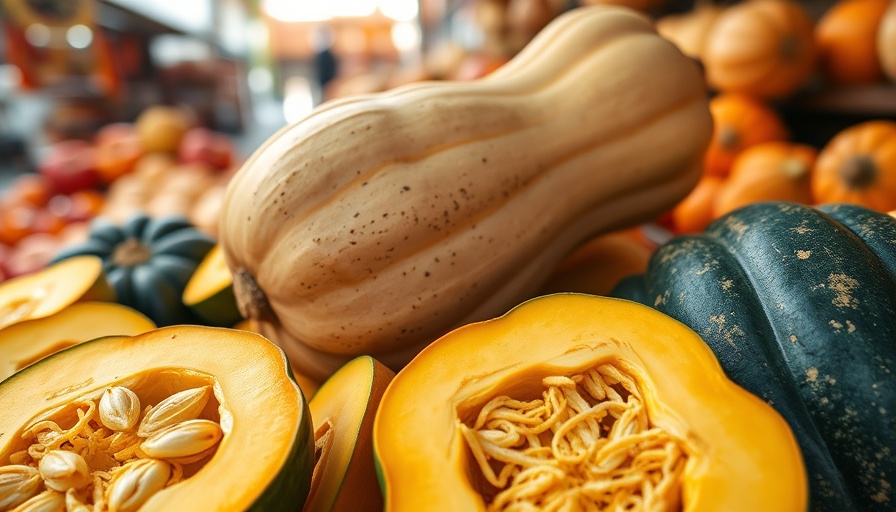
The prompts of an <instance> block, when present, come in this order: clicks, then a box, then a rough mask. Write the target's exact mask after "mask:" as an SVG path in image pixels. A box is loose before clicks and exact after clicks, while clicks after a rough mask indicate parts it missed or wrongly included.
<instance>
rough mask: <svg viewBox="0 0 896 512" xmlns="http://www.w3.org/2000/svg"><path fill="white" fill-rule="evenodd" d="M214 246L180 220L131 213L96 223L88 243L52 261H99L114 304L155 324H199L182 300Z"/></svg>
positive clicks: (182, 219) (67, 250)
mask: <svg viewBox="0 0 896 512" xmlns="http://www.w3.org/2000/svg"><path fill="white" fill-rule="evenodd" d="M214 246H215V241H214V240H213V239H212V238H211V237H209V236H208V235H207V234H205V233H204V232H202V231H200V230H199V229H197V228H196V227H195V226H193V225H192V224H191V223H190V222H189V220H187V219H186V218H184V217H181V216H165V217H150V216H148V215H145V214H136V215H134V216H132V217H131V218H129V219H128V220H126V221H125V222H124V223H122V224H114V223H112V222H109V221H108V220H106V219H104V218H98V219H96V220H94V222H93V223H92V224H91V226H90V232H89V235H88V238H87V240H85V241H83V242H81V243H80V244H76V245H73V246H70V247H68V248H66V249H63V250H62V251H61V252H60V253H59V254H58V255H57V256H56V258H55V261H61V260H64V259H67V258H71V257H72V256H79V255H84V254H90V255H94V256H99V257H100V258H102V259H103V271H104V272H105V274H106V280H107V281H108V282H109V284H110V285H111V286H112V287H113V288H114V289H115V295H116V298H117V301H118V302H119V303H121V304H124V305H125V306H130V307H132V308H134V309H136V310H137V311H140V312H141V313H143V314H144V315H146V316H148V317H149V318H150V319H151V320H152V321H153V322H155V323H156V325H159V326H167V325H174V324H182V323H201V322H199V321H197V320H196V317H195V315H194V314H193V313H192V311H191V310H190V308H189V307H188V306H187V305H185V304H184V303H183V300H182V295H183V293H184V289H185V288H186V286H187V283H188V282H189V280H190V278H191V277H192V276H193V273H194V272H195V271H196V268H197V267H198V266H199V264H200V263H201V262H202V260H203V259H204V258H205V256H206V254H208V252H209V251H210V250H211V249H212V247H214Z"/></svg>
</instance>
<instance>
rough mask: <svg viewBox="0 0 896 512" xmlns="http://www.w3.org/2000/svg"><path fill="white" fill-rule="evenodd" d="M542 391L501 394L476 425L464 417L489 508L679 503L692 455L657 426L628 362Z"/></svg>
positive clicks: (560, 379)
mask: <svg viewBox="0 0 896 512" xmlns="http://www.w3.org/2000/svg"><path fill="white" fill-rule="evenodd" d="M541 384H542V387H543V390H542V391H541V395H540V396H527V397H511V396H506V395H500V396H496V397H495V398H493V399H491V400H489V401H488V402H487V403H486V404H485V405H484V406H483V407H482V409H480V410H479V412H478V414H477V415H476V417H475V418H474V419H471V421H467V422H464V421H461V420H460V419H458V428H459V430H460V432H461V433H462V435H463V437H464V439H465V440H466V442H467V446H468V447H469V449H470V452H471V454H472V456H473V457H472V458H473V460H474V461H475V463H474V467H473V468H471V474H478V475H479V484H478V485H477V487H478V488H479V491H480V493H481V494H482V495H483V498H484V499H485V501H486V503H487V510H488V511H498V510H572V509H578V508H582V509H583V510H617V509H618V510H645V511H647V510H650V511H660V510H662V511H667V510H677V509H678V508H679V507H680V506H681V503H682V500H681V480H682V473H683V471H684V466H685V463H686V461H687V455H686V454H685V452H684V449H683V448H682V444H681V442H680V441H679V440H678V439H676V438H674V437H673V436H672V435H670V434H669V433H668V432H666V431H664V430H662V429H660V428H658V427H657V426H655V425H654V424H653V423H652V422H651V420H650V416H649V414H648V410H647V406H646V404H645V401H644V399H643V394H642V392H641V389H640V388H639V386H638V381H637V380H636V379H635V378H634V377H633V376H632V375H630V374H629V373H627V372H626V371H625V370H624V367H623V366H622V365H621V364H619V365H617V364H610V363H605V364H600V365H598V366H596V367H595V368H592V369H589V370H587V371H585V372H583V373H579V374H575V375H553V376H547V377H545V378H543V379H542V382H541ZM621 504H626V505H621ZM628 504H632V505H633V506H632V507H629V506H628ZM634 504H637V506H634Z"/></svg>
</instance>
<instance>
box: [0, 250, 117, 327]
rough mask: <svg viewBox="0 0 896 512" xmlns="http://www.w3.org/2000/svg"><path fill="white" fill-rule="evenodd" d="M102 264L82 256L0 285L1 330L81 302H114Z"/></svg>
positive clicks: (89, 257) (99, 260)
mask: <svg viewBox="0 0 896 512" xmlns="http://www.w3.org/2000/svg"><path fill="white" fill-rule="evenodd" d="M114 300H115V292H114V290H113V289H112V287H111V286H109V284H108V282H107V281H106V277H105V274H103V261H102V259H100V258H99V257H96V256H79V257H77V258H71V259H69V260H66V261H60V262H58V263H54V264H52V265H49V266H47V267H46V268H44V269H43V270H40V271H38V272H34V273H31V274H26V275H23V276H19V277H15V278H13V279H9V280H7V281H4V282H3V283H0V329H3V328H4V327H7V326H9V325H12V324H14V323H17V322H22V321H25V320H31V319H34V318H42V317H45V316H49V315H52V314H53V313H56V312H57V311H59V310H61V309H63V308H65V307H66V306H68V305H70V304H74V303H75V302H78V301H110V302H111V301H114Z"/></svg>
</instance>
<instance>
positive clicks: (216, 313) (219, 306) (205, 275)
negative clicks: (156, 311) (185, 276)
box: [183, 245, 243, 327]
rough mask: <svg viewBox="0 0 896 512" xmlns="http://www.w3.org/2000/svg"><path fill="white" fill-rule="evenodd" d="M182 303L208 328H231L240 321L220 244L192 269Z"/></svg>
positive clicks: (231, 281) (229, 274) (231, 276)
mask: <svg viewBox="0 0 896 512" xmlns="http://www.w3.org/2000/svg"><path fill="white" fill-rule="evenodd" d="M183 302H184V304H185V305H186V306H187V307H188V308H190V309H191V310H192V311H193V313H196V316H198V317H199V318H201V319H202V320H203V321H204V322H205V323H206V324H208V325H212V326H219V327H232V326H234V325H236V324H237V323H238V322H239V321H240V320H242V319H243V317H242V315H240V311H239V309H237V307H236V298H234V296H233V274H231V273H230V269H229V268H228V267H227V262H226V261H225V260H224V255H223V254H222V253H221V246H220V245H215V246H214V247H212V249H211V250H210V251H209V252H208V254H206V255H205V258H203V259H202V261H201V262H200V263H199V266H198V267H196V271H195V272H193V276H192V277H191V278H190V280H189V281H188V282H187V286H186V288H184V293H183Z"/></svg>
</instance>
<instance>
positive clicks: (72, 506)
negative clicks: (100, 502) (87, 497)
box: [65, 489, 93, 512]
mask: <svg viewBox="0 0 896 512" xmlns="http://www.w3.org/2000/svg"><path fill="white" fill-rule="evenodd" d="M65 512H93V508H91V507H89V506H87V504H86V503H84V502H83V501H81V498H79V497H78V494H77V491H76V490H75V489H69V490H68V491H66V493H65Z"/></svg>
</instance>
